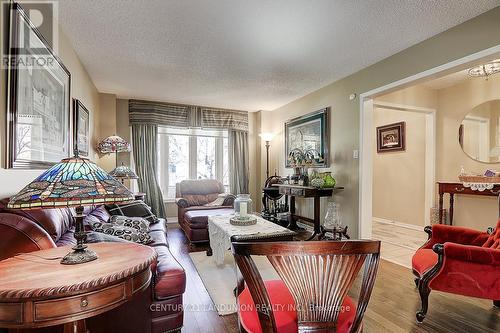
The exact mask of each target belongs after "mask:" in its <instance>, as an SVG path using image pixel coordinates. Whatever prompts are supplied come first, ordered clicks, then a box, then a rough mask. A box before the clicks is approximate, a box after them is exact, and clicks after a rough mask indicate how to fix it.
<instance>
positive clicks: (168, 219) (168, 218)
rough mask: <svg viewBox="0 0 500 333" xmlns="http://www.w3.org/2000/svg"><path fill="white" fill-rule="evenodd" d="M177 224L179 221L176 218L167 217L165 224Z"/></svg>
mask: <svg viewBox="0 0 500 333" xmlns="http://www.w3.org/2000/svg"><path fill="white" fill-rule="evenodd" d="M178 222H179V219H178V218H177V216H172V217H167V224H170V223H172V224H174V223H178Z"/></svg>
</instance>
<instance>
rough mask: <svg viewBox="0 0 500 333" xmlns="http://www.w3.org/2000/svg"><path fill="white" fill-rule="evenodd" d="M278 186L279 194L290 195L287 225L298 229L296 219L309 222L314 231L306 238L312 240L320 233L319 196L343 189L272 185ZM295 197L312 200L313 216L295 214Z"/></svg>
mask: <svg viewBox="0 0 500 333" xmlns="http://www.w3.org/2000/svg"><path fill="white" fill-rule="evenodd" d="M274 186H277V187H278V188H279V191H280V193H281V194H285V195H288V196H289V197H290V217H289V221H288V227H287V228H289V229H291V230H296V229H298V226H297V221H296V220H297V219H301V220H304V221H306V222H310V223H312V224H313V226H314V232H313V234H312V236H311V237H309V238H308V239H307V240H312V239H314V237H316V236H317V235H321V233H322V230H321V217H320V208H321V207H320V198H321V197H331V196H332V194H333V191H334V189H335V190H343V189H344V188H343V187H335V188H316V187H312V186H300V185H286V184H283V185H282V184H279V185H274ZM295 197H301V198H312V199H313V200H314V215H313V218H312V219H311V218H308V217H304V216H299V215H296V214H295Z"/></svg>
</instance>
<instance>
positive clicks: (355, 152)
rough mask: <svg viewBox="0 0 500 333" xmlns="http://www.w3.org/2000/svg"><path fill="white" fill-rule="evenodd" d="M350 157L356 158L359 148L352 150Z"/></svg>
mask: <svg viewBox="0 0 500 333" xmlns="http://www.w3.org/2000/svg"><path fill="white" fill-rule="evenodd" d="M352 158H354V159H355V160H357V159H358V158H359V150H357V149H354V150H353V151H352Z"/></svg>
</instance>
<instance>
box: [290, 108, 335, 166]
mask: <svg viewBox="0 0 500 333" xmlns="http://www.w3.org/2000/svg"><path fill="white" fill-rule="evenodd" d="M329 113H330V109H329V108H324V109H321V110H318V111H315V112H312V113H309V114H306V115H304V116H302V117H298V118H294V119H291V120H289V121H288V122H286V123H285V152H286V156H287V157H288V156H290V153H292V154H293V152H294V151H299V152H300V153H301V154H303V155H307V156H309V157H312V158H311V159H310V164H309V166H310V167H328V166H329V161H330V159H329V156H328V154H329V151H328V146H329V140H330V139H329V138H330V126H329ZM285 160H286V167H287V168H290V167H292V164H291V161H290V159H289V158H286V159H285Z"/></svg>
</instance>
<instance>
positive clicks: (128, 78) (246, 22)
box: [59, 0, 500, 111]
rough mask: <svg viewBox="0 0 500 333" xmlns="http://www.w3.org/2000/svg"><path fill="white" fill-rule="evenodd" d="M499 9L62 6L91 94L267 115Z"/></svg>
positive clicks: (67, 1)
mask: <svg viewBox="0 0 500 333" xmlns="http://www.w3.org/2000/svg"><path fill="white" fill-rule="evenodd" d="M498 5H500V0H475V1H470V0H448V1H430V0H378V1H377V0H357V1H347V0H315V1H308V0H252V1H244V0H212V1H209V0H148V1H144V0H143V1H140V0H86V1H81V0H62V1H60V3H59V8H60V14H59V20H60V22H61V25H62V28H63V30H64V31H65V32H66V34H67V35H68V37H69V38H70V40H71V42H72V43H73V45H74V48H75V50H76V52H77V53H78V55H79V57H80V59H81V61H82V62H83V64H84V66H85V67H86V69H87V70H88V72H89V74H90V76H91V77H92V80H93V81H94V83H95V85H96V86H97V89H98V90H99V91H101V92H106V93H114V94H117V95H118V96H119V97H122V98H143V99H152V100H160V101H170V102H178V103H192V104H198V105H206V106H217V107H225V108H234V109H242V110H249V111H253V110H260V109H264V110H272V109H275V108H277V107H279V106H282V105H284V104H286V103H288V102H291V101H293V100H294V99H296V98H299V97H301V96H303V95H305V94H307V93H309V92H311V91H314V90H316V89H318V88H320V87H322V86H325V85H327V84H329V83H331V82H333V81H335V80H338V79H340V78H342V77H345V76H347V75H349V74H352V73H354V72H356V71H358V70H360V69H362V68H364V67H366V66H368V65H371V64H373V63H376V62H377V61H379V60H381V59H383V58H386V57H388V56H390V55H392V54H395V53H397V52H398V51H401V50H403V49H405V48H407V47H409V46H411V45H413V44H416V43H418V42H420V41H422V40H425V39H427V38H429V37H431V36H433V35H435V34H437V33H440V32H442V31H444V30H447V29H448V28H450V27H453V26H455V25H457V24H459V23H461V22H464V21H466V20H468V19H470V18H472V17H475V16H477V15H479V14H481V13H483V12H485V11H487V10H489V9H492V8H493V7H495V6H498Z"/></svg>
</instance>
